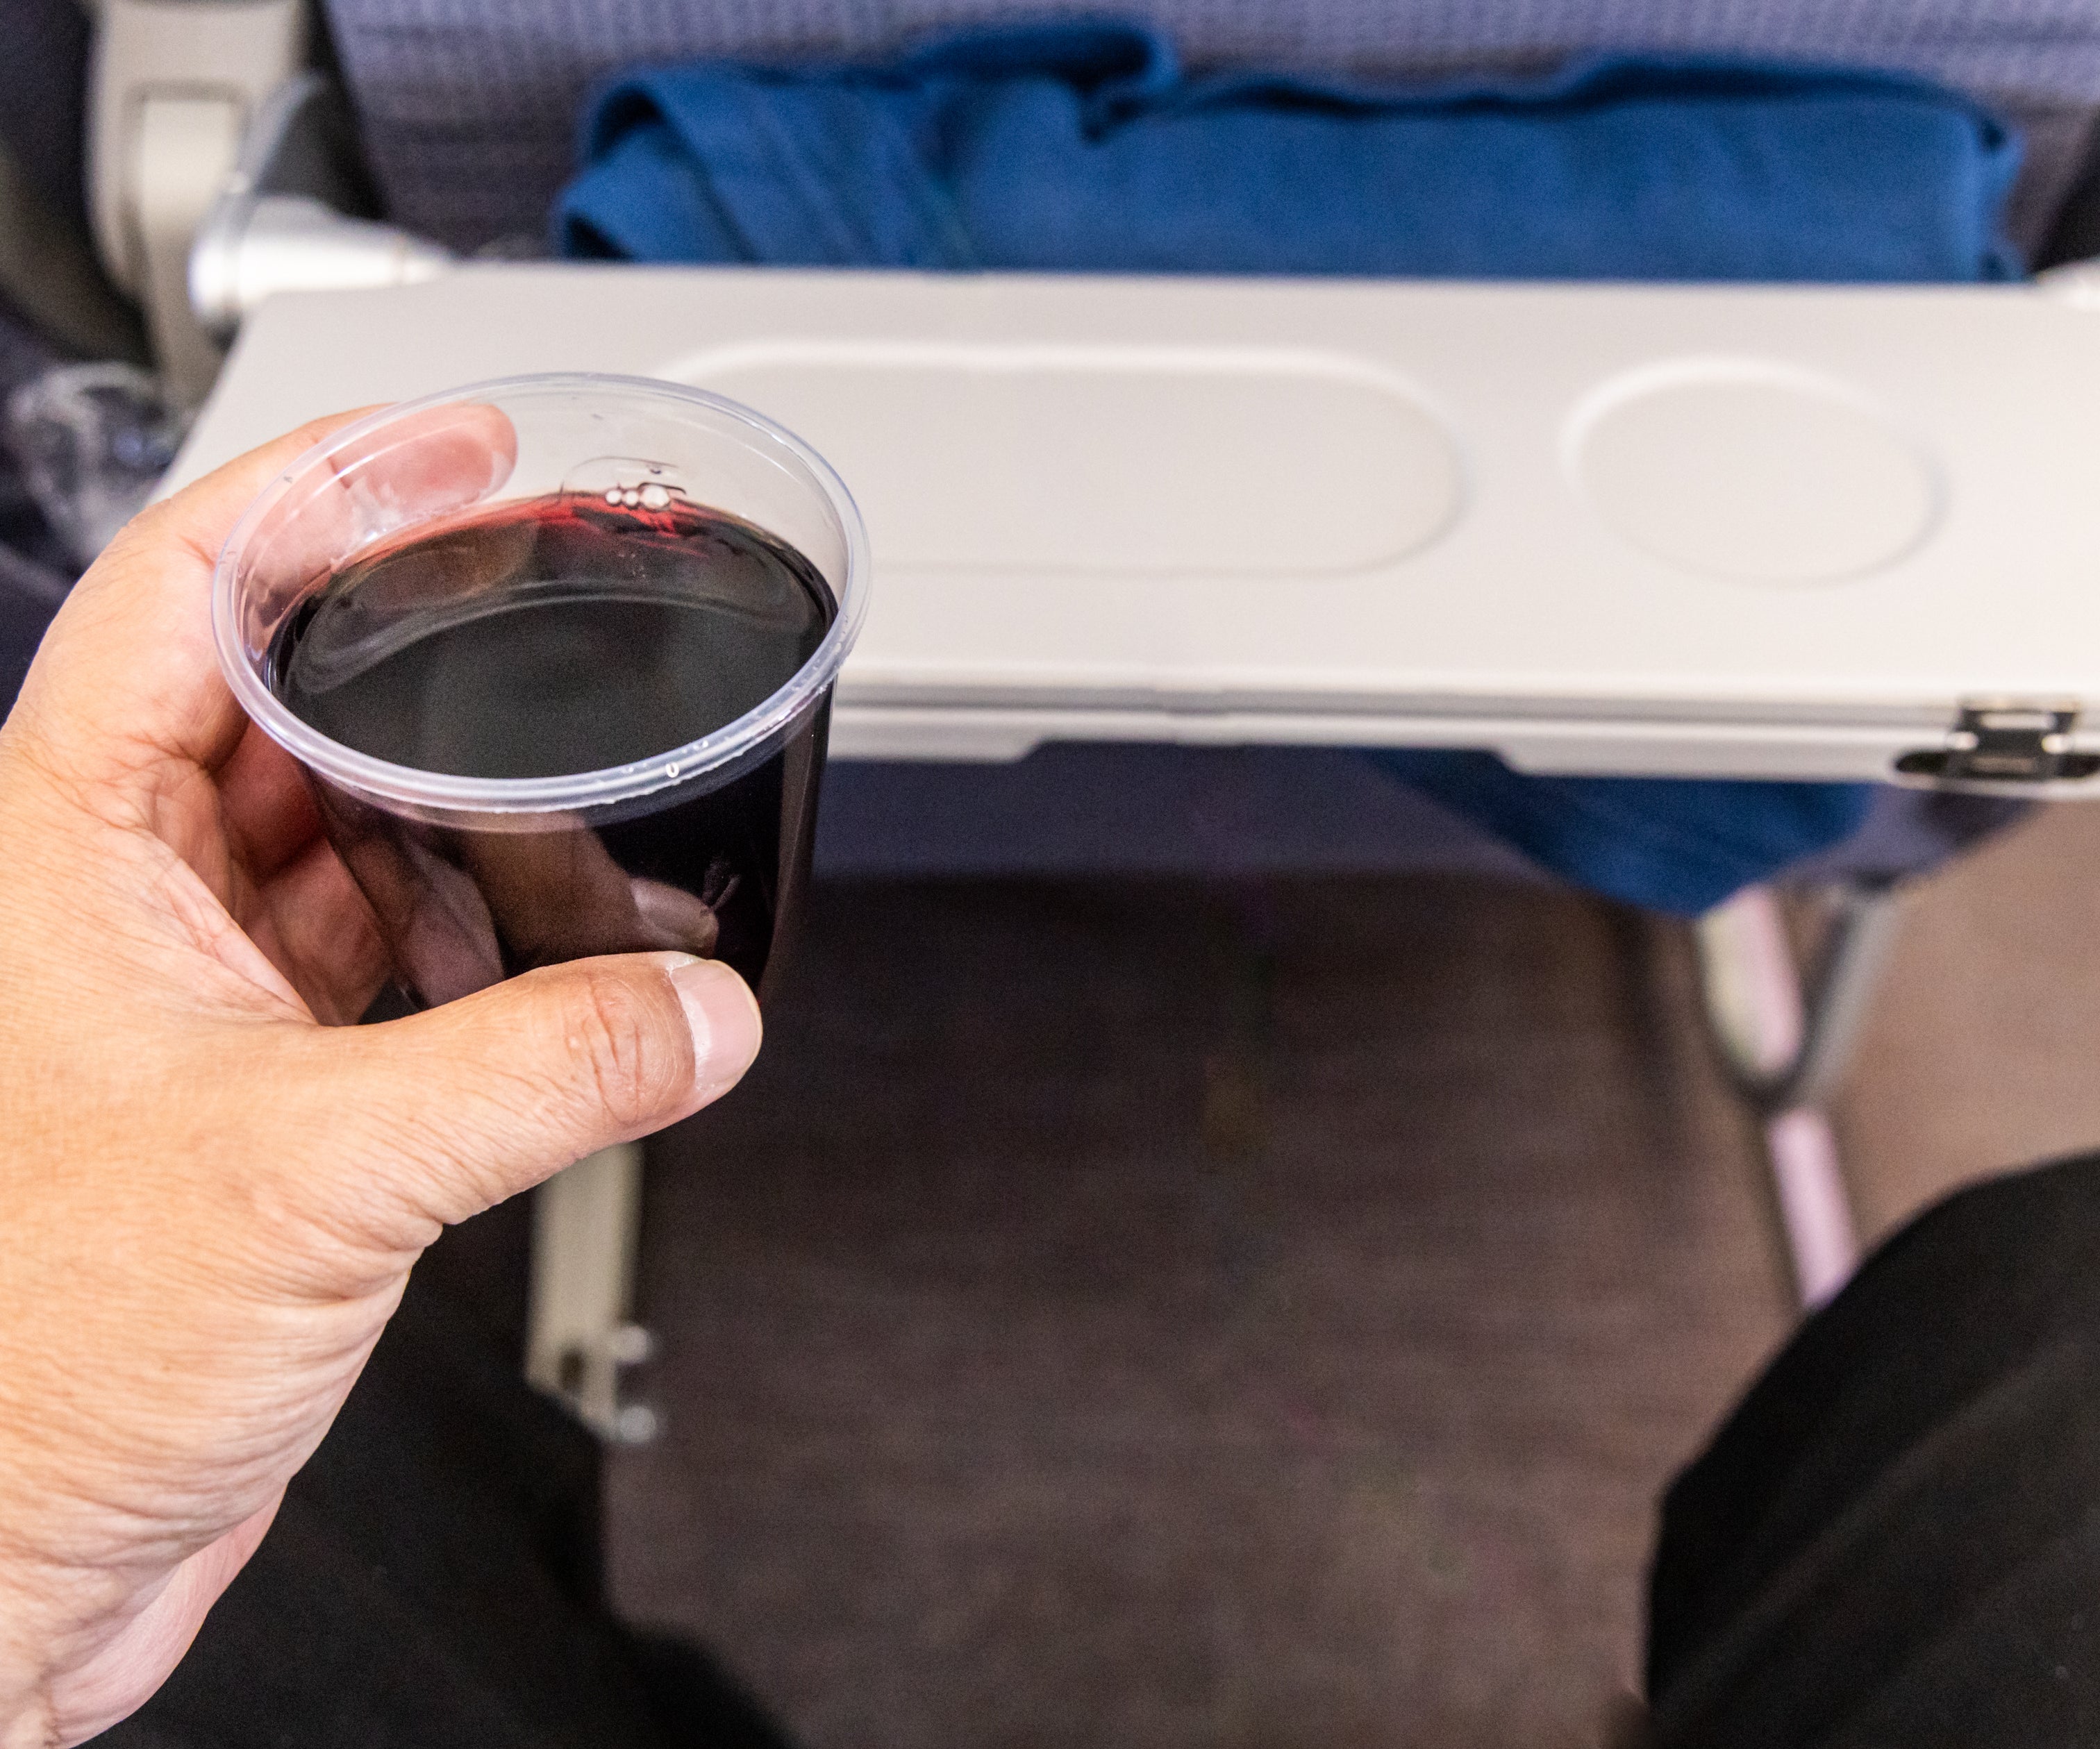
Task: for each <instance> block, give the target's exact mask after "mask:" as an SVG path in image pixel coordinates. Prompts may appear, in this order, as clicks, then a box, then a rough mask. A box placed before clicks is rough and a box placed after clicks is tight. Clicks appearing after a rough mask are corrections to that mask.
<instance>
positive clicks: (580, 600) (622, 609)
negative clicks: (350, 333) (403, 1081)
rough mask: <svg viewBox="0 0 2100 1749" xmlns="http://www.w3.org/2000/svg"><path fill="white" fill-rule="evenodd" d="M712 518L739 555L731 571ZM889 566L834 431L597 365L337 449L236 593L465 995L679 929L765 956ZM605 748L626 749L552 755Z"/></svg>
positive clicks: (274, 719)
mask: <svg viewBox="0 0 2100 1749" xmlns="http://www.w3.org/2000/svg"><path fill="white" fill-rule="evenodd" d="M703 529H704V536H703V535H697V534H695V531H696V530H703ZM703 538H704V542H706V543H711V544H705V545H704V547H701V546H695V544H693V543H694V542H695V540H702V539H703ZM783 549H784V551H785V552H786V553H787V554H788V555H790V557H794V556H799V559H800V561H801V562H802V564H801V569H800V570H796V569H794V568H793V567H792V566H789V567H788V568H787V569H786V570H782V569H781V567H780V566H779V564H778V563H776V562H774V561H775V559H777V558H778V555H779V552H780V551H782V550H783ZM699 551H704V552H705V553H709V554H726V555H728V557H723V558H721V560H720V565H721V566H728V567H729V568H728V569H726V570H719V567H718V570H719V575H718V577H717V580H716V581H714V582H707V583H705V584H704V585H696V584H695V582H694V580H693V579H694V576H695V575H696V574H695V573H693V572H692V571H691V570H690V566H691V563H692V562H693V561H692V560H691V555H692V554H693V553H695V552H699ZM755 553H756V554H761V555H764V554H773V555H774V559H765V561H764V562H761V560H760V559H758V558H754V557H752V555H753V554H755ZM579 554H580V555H583V556H582V557H578V555H579ZM708 562H710V563H715V562H716V561H715V560H712V559H710V560H709V561H708ZM768 565H772V566H773V569H771V570H769V569H767V566H768ZM565 566H567V567H569V570H568V571H565V570H564V567H565ZM754 566H755V567H756V568H755V569H754V568H752V567H754ZM775 571H779V576H777V577H776V576H775V575H774V572H775ZM571 572H573V573H574V574H573V575H571ZM586 573H588V575H586ZM708 575H715V574H712V573H710V574H708ZM752 578H756V579H758V582H757V583H755V584H754V583H750V582H749V581H748V579H752ZM721 579H730V582H734V583H735V590H736V591H742V592H743V593H735V591H732V590H731V589H730V586H729V582H724V581H722V580H721ZM783 579H784V580H783ZM695 588H699V590H700V593H699V594H697V595H696V594H695V593H694V592H695ZM867 588H868V553H867V534H866V531H865V530H864V528H863V527H862V522H861V519H860V516H859V513H858V510H857V509H855V507H854V502H853V499H852V497H851V496H850V495H849V493H848V492H847V491H846V488H845V485H844V484H843V483H842V482H840V479H839V478H838V476H837V475H836V474H834V473H833V472H832V469H831V468H830V467H829V466H827V465H826V464H825V462H824V461H823V459H822V458H821V457H819V456H818V455H817V454H816V453H815V452H814V451H812V450H811V449H810V447H808V446H807V445H806V444H805V443H801V441H800V440H799V439H797V438H795V437H793V436H792V435H791V434H789V433H787V432H786V431H783V430H781V429H780V428H779V426H777V425H774V424H772V423H771V422H770V421H768V420H766V419H765V418H763V417H762V416H760V415H759V414H757V413H755V412H751V411H750V410H749V409H748V408H743V407H739V406H738V405H736V404H735V403H734V402H730V401H726V400H724V399H721V398H720V397H719V396H716V395H712V394H704V393H703V392H701V391H699V390H693V389H688V388H684V387H682V386H680V385H676V384H673V383H666V382H659V381H649V380H644V379H639V378H632V377H602V376H592V375H584V374H572V375H566V374H565V375H549V376H536V377H510V378H507V379H505V380H503V381H496V382H486V383H476V384H473V385H469V386H467V387H465V388H461V389H456V390H451V391H449V392H448V393H446V394H439V395H432V396H429V397H427V398H426V399H421V400H417V401H411V402H407V403H403V404H401V405H399V406H396V407H393V408H388V409H387V410H386V412H382V413H378V414H376V415H374V416H373V417H371V418H369V419H365V420H363V421H360V422H358V423H357V424H355V425H351V426H348V427H346V429H344V430H342V431H340V432H337V434H335V435H334V436H333V437H332V438H329V440H328V441H327V442H326V443H323V444H321V445H320V447H317V448H315V449H313V450H311V451H310V452H307V454H306V455H305V456H302V457H301V458H300V459H299V460H298V461H296V462H294V463H293V465H292V466H291V467H290V468H289V469H287V470H286V471H285V473H284V474H282V475H280V477H279V478H277V479H276V480H275V481H273V482H271V485H270V486H269V487H268V488H267V490H265V491H263V493H262V496H260V497H259V498H258V499H257V500H256V501H255V503H254V505H253V506H251V507H250V509H249V510H248V512H247V513H246V514H245V516H243V517H242V518H241V520H240V523H239V525H238V526H236V528H235V529H234V531H233V533H232V536H231V537H230V538H229V539H228V540H227V544H226V548H225V550H224V552H223V553H222V554H221V555H220V557H219V561H218V573H217V576H216V579H215V581H214V592H213V601H212V617H213V623H214V631H215V633H216V636H217V639H218V650H219V659H220V661H221V663H222V665H223V667H224V669H225V672H226V676H227V681H228V682H229V683H230V684H231V685H232V688H233V691H234V694H235V696H236V698H239V700H240V703H241V705H242V706H243V707H244V708H245V710H246V711H247V712H248V714H249V716H250V717H251V718H252V719H253V720H254V722H255V723H256V724H257V725H258V726H260V727H261V728H262V730H263V731H264V732H265V733H266V734H268V735H269V736H270V737H271V738H272V739H273V740H275V741H276V742H277V743H278V744H279V745H280V746H281V747H284V748H285V750H286V751H288V752H289V753H290V754H291V755H292V756H293V758H294V759H295V760H298V763H299V764H300V766H301V767H302V769H303V770H304V771H305V773H306V774H307V778H308V779H309V781H310V782H311V786H312V789H313V792H314V795H315V800H316V801H317V803H318V804H319V806H320V813H321V817H322V819H323V821H324V824H325V826H326V829H327V831H328V835H329V839H330V840H331V841H332V843H333V844H334V846H335V848H336V849H337V852H338V853H339V854H340V855H341V856H342V859H343V861H344V862H345V863H346V865H347V866H348V867H349V869H350V871H351V875H353V876H354V877H355V879H356V881H357V883H358V884H359V886H360V888H362V890H363V891H364V895H365V897H366V898H367V899H368V901H370V903H371V905H372V908H373V913H374V914H375V915H376V916H377V919H378V921H379V923H380V927H381V928H382V932H384V934H385V936H386V940H387V942H388V945H389V946H390V949H391V951H392V953H393V955H394V960H395V968H396V971H397V972H398V974H399V978H400V980H401V981H402V983H403V985H404V986H405V987H406V988H407V989H408V991H409V992H410V993H412V995H414V996H416V997H417V998H420V999H421V1000H422V1001H424V1002H444V1001H448V1000H449V999H451V998H453V997H456V996H460V995H464V994H465V993H468V992H470V991H471V990H474V989H480V988H482V987H483V986H484V985H487V984H490V983H492V982H494V981H495V980H497V979H499V978H502V977H505V976H510V975H511V974H513V973H515V972H518V971H524V970H527V969H528V968H529V967H532V966H535V965H540V964H545V963H551V962H554V961H558V960H565V959H574V958H582V957H585V956H588V955H591V954H609V953H624V952H632V951H637V950H642V949H660V948H677V949H686V950H688V951H692V952H696V953H701V954H707V955H708V956H710V957H714V958H721V959H724V960H726V961H727V962H729V963H730V964H731V965H733V966H735V967H736V969H737V970H738V971H739V972H741V973H742V974H743V976H744V977H745V978H746V979H747V980H748V981H749V982H750V983H751V984H752V986H753V988H755V989H757V988H759V987H760V986H761V981H762V980H763V979H764V977H765V973H766V971H767V970H768V968H769V967H771V966H772V965H774V963H776V961H777V954H776V952H775V949H776V945H777V943H778V941H779V938H780V937H781V936H782V934H783V932H784V930H785V928H786V927H787V924H788V923H789V921H790V919H791V918H792V914H793V912H794V911H795V910H796V905H797V904H798V902H799V898H800V895H801V889H802V888H803V886H804V885H805V883H806V881H807V879H808V872H809V864H810V844H811V839H812V837H813V835H814V830H815V826H816V808H817V794H818V785H819V780H820V778H821V776H822V773H823V762H824V751H825V740H826V732H827V727H828V724H829V712H830V704H831V696H832V683H833V682H834V681H835V680H836V677H837V675H838V671H839V667H840V664H841V663H843V662H844V661H845V656H846V653H847V652H848V650H850V649H851V648H852V645H853V641H854V637H855V635H856V634H857V633H858V631H859V628H860V624H861V621H862V618H863V616H864V615H865V613H866V611H867ZM752 590H758V591H760V593H757V594H752V593H751V591H752ZM766 590H770V592H771V593H764V592H765V591H766ZM709 591H712V592H713V593H708V592H709ZM702 596H705V597H706V599H705V601H702V599H701V597H702ZM747 597H748V599H747ZM813 603H814V604H816V605H815V606H812V605H811V604H813ZM696 604H698V605H699V606H707V607H708V610H709V611H710V612H711V613H712V614H713V615H714V617H712V618H710V619H707V620H706V621H705V622H704V623H703V622H702V621H699V620H696V619H693V618H692V617H691V614H692V613H693V612H694V611H695V610H696ZM695 627H703V628H704V630H705V631H706V634H707V635H706V636H705V637H699V636H696V635H695V632H694V631H693V628H695ZM550 628H558V631H556V630H552V629H550ZM651 628H669V629H668V630H666V631H665V632H664V635H663V636H662V637H658V636H656V635H655V633H654V632H652V630H651ZM783 640H785V641H783ZM753 651H759V652H761V653H763V654H764V657H765V659H764V660H760V659H757V657H754V656H753V654H752V652H753ZM783 651H792V654H785V655H783V654H782V653H783ZM710 664H712V665H713V666H712V667H711V666H710ZM717 669H718V670H719V672H716V671H717ZM761 692H762V696H760V695H759V694H761ZM288 700H296V701H297V702H298V704H299V706H300V708H299V709H298V710H294V709H293V707H292V703H289V702H288ZM726 711H734V712H735V714H734V715H732V716H724V713H725V712H726ZM696 713H697V714H696ZM710 716H712V717H721V718H722V719H723V720H704V719H707V718H708V717H710ZM322 723H325V724H327V725H328V726H327V727H326V728H324V727H323V726H320V724H322ZM679 725H683V726H682V727H681V726H679ZM651 734H655V738H656V739H658V740H670V739H671V738H673V737H675V741H674V742H673V744H665V745H661V746H658V745H655V744H654V742H652V741H651ZM576 747H607V748H610V749H612V750H613V751H615V752H616V753H617V757H616V758H609V759H608V760H606V761H604V762H593V761H592V760H585V761H584V762H583V763H582V764H579V765H578V768H577V769H545V765H546V763H547V761H548V760H558V761H560V760H562V756H563V754H564V752H565V751H567V750H571V749H573V748H576Z"/></svg>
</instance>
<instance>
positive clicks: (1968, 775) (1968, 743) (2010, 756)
mask: <svg viewBox="0 0 2100 1749" xmlns="http://www.w3.org/2000/svg"><path fill="white" fill-rule="evenodd" d="M2078 713H2079V707H2078V706H2077V705H2076V703H2067V702H2064V701H2061V700H2058V701H2057V702H2054V703H2032V702H2028V701H2025V700H2020V699H2012V698H1988V699H1979V700H1976V701H1974V702H1973V703H1968V704H1965V705H1963V706H1962V707H1961V715H1960V716H1957V718H1956V719H1955V722H1954V726H1953V727H1952V729H1949V730H1948V732H1947V739H1946V741H1945V742H1944V743H1943V745H1941V746H1939V747H1933V748H1926V749H1921V750H1920V751H1917V752H1915V753H1906V754H1904V756H1902V757H1901V758H1899V760H1897V761H1896V769H1897V770H1898V771H1899V772H1901V773H1904V775H1905V776H1907V777H1914V778H1938V779H1939V780H1941V781H1942V782H1948V783H1965V784H2001V783H2002V784H2010V785H2026V784H2032V783H2049V782H2055V781H2057V780H2058V779H2063V778H2089V777H2091V776H2092V775H2093V773H2094V772H2096V771H2100V754H2092V753H2080V752H2076V751H2073V749H2072V746H2071V738H2072V735H2073V734H2074V733H2075V732H2076V729H2077V727H2078Z"/></svg>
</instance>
